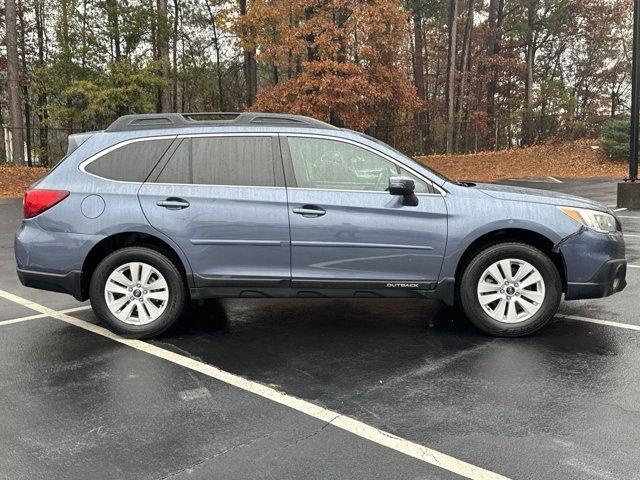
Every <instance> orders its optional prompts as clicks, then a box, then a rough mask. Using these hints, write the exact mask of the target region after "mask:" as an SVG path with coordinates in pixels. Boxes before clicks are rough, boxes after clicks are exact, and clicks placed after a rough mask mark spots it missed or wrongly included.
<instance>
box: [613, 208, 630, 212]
mask: <svg viewBox="0 0 640 480" xmlns="http://www.w3.org/2000/svg"><path fill="white" fill-rule="evenodd" d="M626 209H627V207H622V208H614V209H613V211H614V212H624V211H625V210H626Z"/></svg>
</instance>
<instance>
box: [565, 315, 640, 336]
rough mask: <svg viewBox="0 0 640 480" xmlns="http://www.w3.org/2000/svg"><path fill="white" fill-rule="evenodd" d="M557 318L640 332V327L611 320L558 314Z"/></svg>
mask: <svg viewBox="0 0 640 480" xmlns="http://www.w3.org/2000/svg"><path fill="white" fill-rule="evenodd" d="M556 318H564V319H566V320H576V321H578V322H587V323H597V324H598V325H607V326H609V327H616V328H624V329H625V330H635V331H637V332H640V325H630V324H628V323H620V322H611V321H609V320H599V319H597V318H589V317H581V316H579V315H563V314H561V313H558V314H556Z"/></svg>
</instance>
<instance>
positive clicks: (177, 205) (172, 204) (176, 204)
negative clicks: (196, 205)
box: [156, 197, 189, 210]
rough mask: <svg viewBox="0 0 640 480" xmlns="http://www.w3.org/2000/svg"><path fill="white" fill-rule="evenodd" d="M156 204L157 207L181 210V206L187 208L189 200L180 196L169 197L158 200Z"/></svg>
mask: <svg viewBox="0 0 640 480" xmlns="http://www.w3.org/2000/svg"><path fill="white" fill-rule="evenodd" d="M156 205H158V206H159V207H164V208H167V209H169V210H182V209H183V208H187V207H188V206H189V202H187V201H186V200H183V199H182V198H176V197H169V198H167V199H165V200H159V201H158V202H156Z"/></svg>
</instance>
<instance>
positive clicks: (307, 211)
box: [293, 205, 327, 218]
mask: <svg viewBox="0 0 640 480" xmlns="http://www.w3.org/2000/svg"><path fill="white" fill-rule="evenodd" d="M293 213H296V214H298V215H302V216H303V217H307V218H313V217H321V216H323V215H324V214H326V213H327V211H326V210H325V209H324V208H320V207H317V206H315V205H303V206H302V207H301V208H294V209H293Z"/></svg>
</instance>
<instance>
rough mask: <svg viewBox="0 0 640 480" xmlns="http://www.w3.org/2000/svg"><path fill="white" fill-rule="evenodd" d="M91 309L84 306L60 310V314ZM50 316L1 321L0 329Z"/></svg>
mask: <svg viewBox="0 0 640 480" xmlns="http://www.w3.org/2000/svg"><path fill="white" fill-rule="evenodd" d="M90 308H91V305H83V306H82V307H74V308H68V309H67V310H60V311H59V312H58V313H74V312H80V311H82V310H89V309H90ZM49 316H50V315H46V314H44V313H39V314H37V315H29V316H28V317H20V318H12V319H11V320H2V321H0V327H2V326H3V325H11V324H12V323H21V322H26V321H28V320H36V319H38V318H45V317H49Z"/></svg>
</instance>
